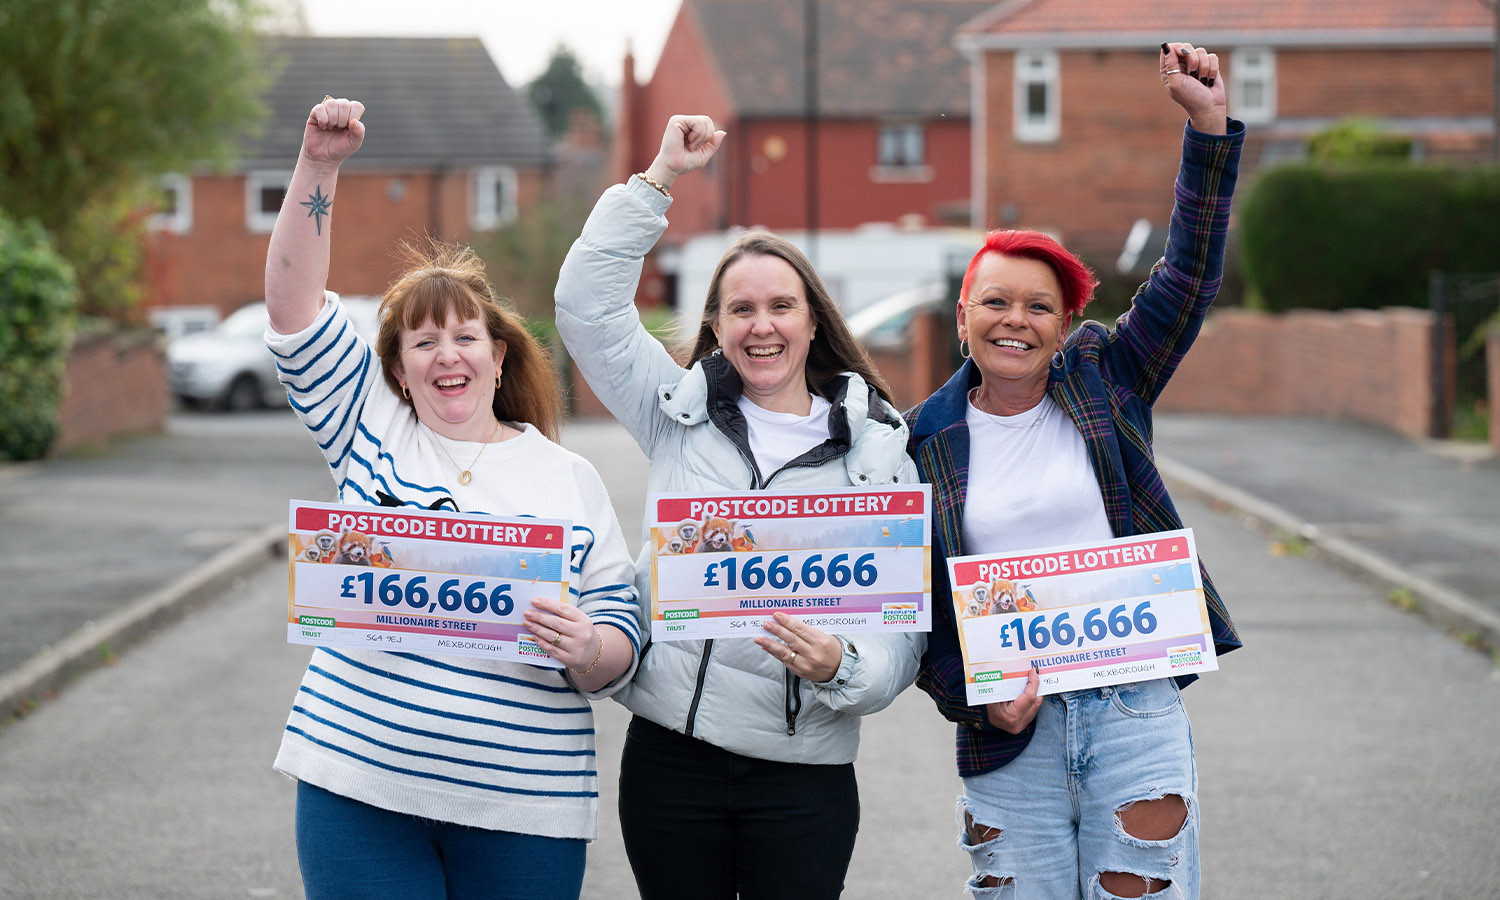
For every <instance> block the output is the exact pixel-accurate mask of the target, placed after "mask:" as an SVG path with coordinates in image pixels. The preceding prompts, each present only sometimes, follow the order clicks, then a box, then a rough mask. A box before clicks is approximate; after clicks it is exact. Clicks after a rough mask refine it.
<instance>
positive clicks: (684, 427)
mask: <svg viewBox="0 0 1500 900" xmlns="http://www.w3.org/2000/svg"><path fill="white" fill-rule="evenodd" d="M723 137H724V133H723V132H722V131H716V130H715V129H714V126H713V122H712V121H711V120H709V119H708V118H707V117H703V116H674V117H673V118H672V119H671V121H670V122H668V124H667V129H666V133H665V134H664V135H663V137H662V145H661V151H660V153H658V155H657V157H656V159H655V160H654V161H653V162H652V164H651V166H650V167H649V168H648V169H647V170H646V171H645V172H643V173H641V174H639V175H635V176H632V177H631V178H630V180H629V181H627V182H626V183H625V184H623V185H616V186H614V187H611V188H609V189H608V190H607V191H606V192H605V193H604V196H603V197H602V198H600V200H599V202H598V204H597V205H596V206H595V207H594V211H593V213H592V214H591V215H590V216H589V219H588V223H587V224H586V225H585V226H584V228H583V233H582V235H581V236H580V237H579V238H578V240H577V241H576V242H575V243H574V245H573V248H572V250H571V251H570V252H569V253H568V257H567V261H566V262H565V263H564V264H563V268H562V272H561V274H560V276H559V279H558V284H557V325H558V331H559V332H560V333H561V335H562V339H563V342H564V344H566V346H567V348H568V352H569V354H570V355H571V356H572V358H573V359H574V360H575V361H576V362H577V364H578V368H579V370H580V371H581V372H582V373H583V375H584V377H585V378H586V379H587V380H588V383H589V386H590V387H591V388H592V389H593V391H594V393H595V394H596V395H598V397H599V399H600V400H602V401H603V402H604V405H605V406H606V407H608V408H609V410H610V412H611V413H613V414H614V416H615V417H616V418H617V419H619V421H620V422H621V423H622V424H624V425H625V427H626V428H627V429H629V431H630V433H631V434H632V435H633V436H634V437H635V439H636V442H637V443H639V444H640V446H641V448H642V449H643V450H644V451H645V452H646V455H647V456H648V457H649V458H650V460H651V476H650V482H649V489H650V490H651V491H653V492H656V491H699V492H709V491H726V490H762V489H767V488H775V489H788V488H817V487H848V486H851V485H853V486H873V485H880V484H891V483H902V484H909V483H914V482H915V481H916V469H915V467H914V466H913V464H912V462H911V460H910V459H909V458H908V457H907V456H906V452H905V445H906V439H907V431H906V427H905V425H904V424H903V422H902V420H901V417H900V416H899V414H897V412H896V410H895V408H894V406H893V405H892V402H891V399H890V393H889V390H888V389H887V388H886V386H885V384H884V382H883V381H882V380H881V378H880V376H879V375H878V374H877V373H876V372H875V370H874V367H873V366H872V365H871V363H870V361H869V359H868V357H867V356H866V355H865V353H864V351H863V350H862V349H861V348H860V346H859V344H858V343H857V342H855V341H854V339H853V338H852V337H851V336H850V334H849V329H848V327H847V325H846V323H845V322H844V320H843V317H842V315H841V314H840V313H839V311H838V309H837V307H835V306H834V304H833V302H832V300H831V299H830V298H829V295H828V291H827V289H826V288H825V287H824V286H823V284H822V282H821V280H820V279H819V278H818V276H817V274H816V273H815V272H814V271H813V269H812V266H811V264H810V263H809V262H808V261H807V258H806V257H805V256H804V255H803V254H802V253H801V252H800V251H798V250H797V249H796V248H795V247H793V246H792V245H791V244H790V243H788V242H786V241H784V240H782V239H781V238H778V237H776V236H774V235H771V234H767V233H764V232H752V233H750V234H747V235H746V236H745V237H743V238H741V239H740V240H739V241H737V242H736V243H735V245H734V246H733V247H731V248H730V250H729V251H728V252H727V253H726V254H725V256H724V258H723V259H722V260H720V262H719V265H718V268H717V270H716V271H715V273H714V277H713V281H712V283H711V284H710V287H709V292H708V297H707V300H706V302H705V304H704V311H703V321H702V325H701V327H700V329H699V333H698V335H697V340H696V345H695V347H694V348H693V351H692V354H691V359H690V361H689V368H687V369H683V368H682V367H681V366H679V365H678V364H677V362H676V361H675V360H674V359H673V358H672V357H671V355H670V354H668V352H667V351H666V349H665V348H663V347H662V346H661V344H660V343H659V342H658V341H657V339H656V338H654V337H653V336H652V335H651V334H650V333H649V332H647V331H646V329H645V328H644V327H643V326H642V325H641V322H640V318H639V315H638V314H637V312H636V309H635V305H634V302H633V301H634V297H635V290H636V286H637V283H638V282H639V279H640V274H641V265H642V260H643V258H644V257H645V255H646V253H647V252H648V251H650V249H651V248H652V247H653V246H654V245H655V243H656V241H657V239H658V238H659V237H660V236H661V234H662V232H663V231H664V230H665V229H666V227H667V221H666V219H665V217H664V214H665V212H666V210H667V207H668V206H669V205H670V204H671V194H670V193H669V188H670V187H671V185H672V184H673V183H674V182H675V181H676V179H677V178H678V177H679V176H681V175H684V174H686V173H688V172H691V171H693V170H695V169H698V168H701V167H702V166H703V165H704V164H705V163H707V162H708V160H709V159H710V158H711V157H712V156H713V154H714V152H715V151H716V150H717V149H718V147H719V144H720V142H721V141H722V140H723ZM649 564H650V560H649V556H648V553H647V550H646V548H643V549H642V552H641V555H640V558H639V559H638V560H637V570H636V571H637V579H636V581H637V585H638V586H639V587H640V589H641V590H642V591H646V590H649V588H650V565H649ZM645 596H646V594H644V593H643V594H642V597H643V598H644V597H645ZM642 606H643V607H645V606H646V604H645V603H643V604H642ZM775 619H776V621H774V622H769V623H768V624H767V625H766V630H767V632H768V633H767V634H765V635H764V636H761V637H757V638H755V639H754V640H753V641H750V640H740V639H734V640H723V639H721V640H705V641H673V642H670V643H668V642H661V643H654V644H648V645H647V647H646V648H645V649H643V651H642V658H641V665H640V670H639V671H638V672H637V673H636V676H635V679H634V681H633V682H632V683H631V684H629V685H627V686H626V687H625V688H624V689H623V690H622V691H621V692H620V693H618V694H616V695H615V697H616V699H617V700H619V701H620V702H621V703H623V704H624V705H625V706H626V707H628V708H629V709H630V710H631V711H632V712H634V713H635V717H634V719H633V720H632V722H631V725H630V731H629V734H628V736H627V739H626V745H625V753H624V757H623V759H622V762H621V774H620V820H621V826H622V829H623V831H624V837H625V847H626V852H627V853H628V855H629V856H630V862H631V867H632V869H633V870H634V872H635V877H636V882H637V885H638V886H639V888H640V891H641V896H642V897H643V898H644V900H654V898H664V897H682V896H692V897H702V898H717V897H723V898H733V897H735V896H739V897H741V898H746V900H751V898H761V897H787V896H797V897H814V898H822V897H837V896H838V894H839V893H840V891H841V890H842V887H843V877H844V873H845V871H846V870H847V869H848V865H849V857H850V854H851V853H852V852H853V848H854V835H855V832H856V831H857V829H858V825H859V800H858V792H857V789H856V785H855V781H854V770H853V761H854V757H855V754H856V752H857V750H858V746H859V717H860V716H862V715H865V714H868V713H872V712H875V711H877V710H879V709H882V708H884V707H885V706H886V705H887V704H889V703H890V702H891V700H892V699H894V698H895V696H896V695H897V694H898V693H900V692H901V690H902V689H904V688H905V687H907V686H908V685H909V684H911V682H912V679H913V678H914V677H915V674H916V669H917V663H918V660H919V659H920V658H921V656H922V653H923V651H924V649H925V647H926V635H925V634H910V633H908V634H890V635H866V634H860V635H855V636H854V637H848V638H845V637H836V636H833V635H829V634H825V633H823V632H822V631H819V630H818V629H816V628H813V627H811V626H808V625H806V624H804V623H802V622H800V621H796V620H793V619H790V618H788V617H786V616H785V615H784V614H782V613H777V614H776V616H775ZM645 625H646V626H647V627H649V623H645ZM793 847H803V848H806V847H816V848H817V850H818V852H816V853H813V854H806V853H799V854H798V856H797V859H798V863H797V867H796V871H795V873H789V872H788V871H786V870H785V869H784V868H782V867H781V866H778V865H775V864H774V863H773V862H772V861H773V860H775V859H776V858H778V857H781V856H783V854H784V853H785V852H786V851H787V850H788V849H791V848H793Z"/></svg>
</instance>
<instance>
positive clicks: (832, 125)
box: [612, 0, 992, 245]
mask: <svg viewBox="0 0 1500 900" xmlns="http://www.w3.org/2000/svg"><path fill="white" fill-rule="evenodd" d="M990 5H992V4H991V3H990V2H987V0H981V2H975V0H817V2H815V3H811V4H810V3H808V2H805V0H683V3H682V7H681V9H680V10H679V11H678V14H677V18H676V20H675V21H674V22H673V24H672V28H671V31H670V32H669V34H668V36H667V40H666V42H665V44H664V45H663V48H662V52H661V56H660V58H659V59H658V61H657V64H656V68H655V70H654V72H653V74H652V78H651V80H650V82H648V83H646V84H643V85H638V84H637V83H636V79H635V73H634V64H633V62H632V61H631V60H630V59H627V60H626V64H625V77H624V89H623V91H622V97H621V105H620V115H619V117H618V122H617V129H616V138H617V139H616V141H615V155H614V160H613V164H612V168H613V171H614V174H615V175H616V177H617V179H619V180H623V179H624V178H626V177H628V176H629V174H630V173H631V172H638V171H641V170H642V169H644V168H645V167H646V166H647V165H648V164H649V163H650V162H651V159H652V158H653V157H654V156H655V154H656V150H657V147H658V146H659V144H660V140H661V130H662V127H663V126H664V125H665V123H666V121H667V119H668V117H669V116H671V115H672V114H674V113H704V114H707V115H710V116H712V117H713V118H714V120H715V121H716V122H717V123H719V124H720V126H721V127H723V128H724V129H725V130H726V131H727V132H728V136H727V137H726V139H725V144H724V146H723V147H722V148H721V149H720V151H719V153H718V155H717V157H716V158H715V159H714V161H713V163H711V164H710V165H709V167H708V168H707V169H706V170H705V171H704V173H702V174H701V175H696V176H694V177H693V178H692V179H690V180H688V181H684V182H682V183H681V187H680V189H674V191H673V194H674V196H676V197H677V201H676V203H675V204H674V205H673V208H672V228H671V229H670V230H669V231H668V233H667V235H666V236H665V238H664V239H663V240H664V242H665V243H666V244H668V245H671V244H678V243H680V242H682V241H683V240H685V239H686V238H688V237H691V236H692V235H694V234H699V233H702V232H707V231H718V230H722V229H725V228H729V227H732V226H737V225H738V226H752V225H759V226H763V227H766V228H770V229H773V230H786V229H801V228H805V227H808V226H809V225H812V226H813V227H815V228H822V229H826V228H850V227H853V226H856V225H860V224H862V223H867V222H898V221H900V222H905V223H907V224H915V223H917V222H923V223H928V224H935V223H943V222H950V223H951V222H958V223H961V224H967V222H968V218H969V214H968V197H969V147H970V130H969V99H970V92H969V66H968V65H967V64H966V63H965V61H964V59H963V58H962V56H960V54H959V53H958V51H957V49H956V48H955V47H954V45H953V42H952V37H953V34H954V32H955V31H956V30H957V29H958V27H959V26H960V25H962V24H963V23H964V22H966V21H968V20H969V19H970V18H972V17H974V16H976V15H978V14H979V13H981V12H982V11H984V10H985V9H986V8H988V7H989V6H990ZM810 9H811V10H813V11H814V15H813V16H812V24H811V25H809V16H808V12H809V10H810ZM809 33H811V34H813V35H814V36H815V41H814V45H815V47H816V55H817V63H816V67H815V68H814V69H813V70H812V71H813V72H814V74H815V78H814V79H813V87H814V90H815V94H816V99H815V101H814V104H815V105H814V106H813V107H812V108H813V109H815V110H816V116H815V118H814V117H813V116H811V115H810V114H809V91H808V88H809V85H808V79H807V77H806V75H807V71H808V66H807V65H806V62H807V44H808V41H807V36H808V34H809ZM810 134H811V135H812V136H813V138H814V139H813V140H812V141H811V142H810V141H809V135H810ZM809 172H813V173H815V174H814V177H813V178H812V179H811V185H812V187H814V188H815V193H813V194H812V195H811V196H810V195H809V178H808V174H809Z"/></svg>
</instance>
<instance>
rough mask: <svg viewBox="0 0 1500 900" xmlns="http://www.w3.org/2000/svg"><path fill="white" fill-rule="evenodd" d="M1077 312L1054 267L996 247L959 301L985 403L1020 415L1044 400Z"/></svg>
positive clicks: (963, 336) (963, 335)
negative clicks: (1068, 306)
mask: <svg viewBox="0 0 1500 900" xmlns="http://www.w3.org/2000/svg"><path fill="white" fill-rule="evenodd" d="M1071 322H1072V316H1070V315H1068V314H1066V313H1064V312H1063V298H1062V286H1061V283H1060V282H1059V281H1058V278H1057V274H1056V273H1055V272H1053V270H1052V267H1051V266H1049V265H1047V264H1046V263H1044V262H1042V261H1041V260H1036V259H1030V258H1028V257H1024V256H1007V255H1005V254H1001V253H990V254H988V255H987V256H985V257H984V259H982V260H981V261H980V263H979V265H978V266H977V267H976V268H975V270H974V278H973V282H972V283H971V284H970V287H969V293H968V295H967V296H966V297H964V298H962V299H960V300H959V301H958V337H959V339H960V340H966V341H968V342H969V347H970V352H971V353H972V354H973V357H974V365H976V366H978V367H979V372H980V374H981V375H982V376H983V382H982V383H981V386H980V392H981V394H982V395H983V398H984V399H985V400H986V401H988V402H987V403H981V404H980V405H981V408H984V409H986V410H987V411H989V412H991V413H994V414H996V415H1016V414H1019V413H1022V412H1025V411H1026V410H1028V409H1031V408H1032V407H1034V406H1035V405H1036V404H1037V403H1039V402H1041V399H1042V395H1043V394H1044V393H1046V390H1047V369H1048V366H1050V365H1051V363H1052V354H1054V353H1056V352H1057V351H1058V350H1059V349H1061V348H1062V342H1063V338H1065V337H1066V336H1067V333H1068V325H1069V324H1070V323H1071Z"/></svg>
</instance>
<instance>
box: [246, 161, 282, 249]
mask: <svg viewBox="0 0 1500 900" xmlns="http://www.w3.org/2000/svg"><path fill="white" fill-rule="evenodd" d="M291 183H292V173H291V172H290V171H288V170H282V171H275V172H271V171H265V172H246V173H245V228H246V229H247V230H248V231H250V233H252V234H270V233H271V229H272V228H273V227H275V225H276V214H277V213H279V212H280V211H281V210H279V209H274V210H269V211H268V210H263V209H261V208H260V192H261V191H262V190H263V189H265V188H268V187H276V186H280V187H282V188H286V187H290V185H291ZM288 199H290V198H288Z"/></svg>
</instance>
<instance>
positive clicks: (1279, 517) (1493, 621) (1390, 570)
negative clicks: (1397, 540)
mask: <svg viewBox="0 0 1500 900" xmlns="http://www.w3.org/2000/svg"><path fill="white" fill-rule="evenodd" d="M1156 468H1157V471H1159V472H1160V473H1161V476H1162V479H1163V480H1164V481H1165V482H1166V483H1167V487H1168V488H1169V489H1170V490H1171V491H1172V492H1173V493H1180V494H1187V495H1191V496H1194V497H1197V498H1198V499H1200V500H1205V501H1208V502H1211V503H1222V504H1224V505H1225V506H1227V507H1229V508H1230V509H1233V510H1235V511H1236V512H1238V513H1240V514H1242V515H1244V516H1246V517H1248V518H1249V519H1251V520H1252V524H1253V525H1254V527H1256V528H1257V530H1260V531H1264V532H1282V533H1285V534H1288V535H1292V536H1295V537H1297V538H1300V539H1301V540H1303V541H1306V542H1307V543H1308V544H1309V545H1311V546H1314V547H1316V548H1317V549H1318V551H1319V553H1321V554H1322V555H1323V557H1324V558H1325V559H1327V560H1328V561H1329V562H1331V563H1333V564H1334V565H1336V566H1337V567H1338V568H1340V569H1341V570H1343V571H1345V572H1347V573H1349V574H1351V575H1353V576H1355V577H1356V578H1359V579H1360V580H1362V581H1365V582H1367V583H1371V584H1375V585H1378V586H1380V587H1384V588H1386V589H1387V590H1397V589H1400V590H1406V591H1410V592H1411V595H1412V598H1413V599H1414V600H1415V601H1416V606H1417V608H1418V609H1419V610H1420V611H1421V612H1422V614H1423V615H1425V616H1427V617H1428V618H1430V619H1432V620H1433V621H1435V622H1438V623H1439V624H1442V625H1445V626H1448V627H1450V628H1456V629H1459V630H1461V631H1471V632H1475V633H1477V634H1478V635H1479V636H1480V637H1482V638H1483V639H1484V641H1485V642H1486V643H1487V644H1488V645H1489V646H1491V647H1500V615H1497V614H1496V613H1495V612H1493V611H1492V610H1490V609H1488V608H1486V607H1484V606H1482V605H1480V604H1479V603H1477V602H1475V601H1474V600H1472V599H1470V598H1469V597H1466V596H1464V595H1463V594H1460V593H1459V592H1457V591H1455V590H1453V589H1451V588H1448V587H1445V586H1443V585H1441V584H1438V583H1437V582H1435V581H1432V580H1431V579H1429V578H1424V577H1423V576H1421V575H1418V574H1416V573H1414V572H1411V571H1408V570H1406V569H1403V568H1402V567H1400V566H1398V565H1396V564H1395V563H1393V562H1391V561H1390V560H1389V559H1386V558H1385V557H1384V556H1381V555H1380V554H1377V553H1374V552H1372V551H1370V550H1368V549H1366V548H1364V547H1361V546H1359V545H1358V544H1356V543H1354V542H1353V541H1350V540H1348V539H1347V538H1343V537H1339V536H1338V535H1332V534H1326V533H1324V532H1323V531H1321V530H1320V529H1319V528H1318V527H1317V526H1316V525H1313V524H1312V523H1311V522H1306V521H1303V520H1302V519H1300V518H1298V517H1297V516H1296V515H1295V514H1293V513H1292V512H1290V511H1288V510H1285V509H1283V508H1281V507H1280V506H1277V505H1276V504H1274V503H1270V502H1268V501H1266V500H1262V499H1261V498H1259V497H1255V496H1253V495H1251V494H1248V493H1246V492H1245V491H1242V490H1240V489H1239V488H1236V487H1233V486H1231V485H1227V484H1225V483H1223V482H1222V481H1219V480H1218V479H1217V478H1214V477H1213V476H1212V475H1208V474H1205V473H1203V472H1200V471H1198V470H1197V469H1194V468H1193V467H1191V466H1188V465H1185V464H1183V463H1180V462H1177V461H1175V460H1171V459H1167V458H1164V457H1161V456H1158V457H1157V458H1156Z"/></svg>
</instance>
